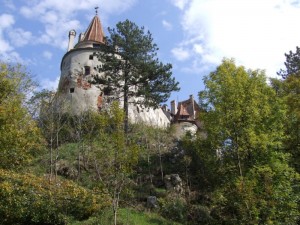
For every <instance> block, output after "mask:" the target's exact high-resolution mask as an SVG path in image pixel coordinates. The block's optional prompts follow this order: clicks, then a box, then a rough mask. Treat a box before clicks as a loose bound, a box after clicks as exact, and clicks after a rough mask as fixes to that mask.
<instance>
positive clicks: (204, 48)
mask: <svg viewBox="0 0 300 225" xmlns="http://www.w3.org/2000/svg"><path fill="white" fill-rule="evenodd" d="M0 2H1V7H0V60H2V61H9V62H13V63H14V62H19V63H21V64H24V65H25V66H26V67H27V68H28V70H29V71H30V73H31V74H32V75H33V76H34V77H35V79H36V80H37V82H38V83H39V85H40V88H47V89H52V90H53V89H54V90H55V89H56V88H57V85H58V81H59V76H60V63H61V59H62V57H63V55H64V54H65V53H66V51H67V43H68V33H69V31H70V30H71V29H75V30H76V32H77V34H79V33H81V32H85V30H86V29H87V27H88V25H89V23H90V21H91V20H92V18H93V17H94V15H95V9H94V8H95V7H96V6H98V7H99V9H98V15H99V17H100V20H101V22H102V25H103V27H104V32H105V34H106V35H107V34H108V32H107V28H108V27H111V28H113V27H115V25H116V24H117V23H118V22H120V21H124V20H126V19H129V20H131V21H132V22H134V23H136V24H137V25H138V26H139V27H142V26H144V27H145V29H146V30H149V31H150V32H151V33H152V36H153V38H154V43H156V44H157V45H158V47H159V50H158V52H157V53H158V58H159V60H160V61H162V62H163V63H171V64H172V65H173V69H172V71H173V76H174V77H175V79H176V80H177V81H178V82H179V83H180V88H181V90H180V91H179V92H174V93H172V94H171V97H170V100H173V99H175V100H177V101H182V100H185V99H188V98H189V95H191V94H193V95H194V97H195V98H196V99H197V98H198V97H197V94H198V92H199V91H201V90H203V89H204V84H203V77H204V76H206V75H208V74H209V73H210V72H212V71H214V70H215V69H216V66H218V65H220V63H221V61H222V59H223V58H234V59H235V62H236V64H237V65H243V66H245V67H246V68H247V69H263V70H265V71H266V75H267V77H278V76H276V72H277V71H279V70H280V69H281V68H284V64H283V63H284V61H285V56H284V53H287V52H289V51H290V50H292V51H293V52H294V51H295V50H296V46H299V45H300V29H298V26H299V22H300V1H298V0H0ZM76 39H77V37H76Z"/></svg>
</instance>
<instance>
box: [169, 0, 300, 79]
mask: <svg viewBox="0 0 300 225" xmlns="http://www.w3.org/2000/svg"><path fill="white" fill-rule="evenodd" d="M173 2H174V4H175V5H176V6H177V7H179V8H181V9H184V10H183V18H182V29H183V31H184V33H185V35H186V39H185V40H182V43H180V44H179V45H178V46H179V48H181V47H182V46H184V48H185V49H190V52H193V53H194V55H193V57H194V58H199V59H201V60H198V61H197V62H198V66H199V67H201V66H203V64H204V63H208V62H210V63H218V62H219V63H220V62H221V59H222V58H223V57H230V58H231V57H233V58H235V59H236V61H237V63H239V64H242V65H244V66H246V67H247V68H252V69H256V68H261V69H266V70H267V74H268V75H270V76H272V75H273V76H274V75H276V71H278V70H279V69H280V68H281V67H282V66H283V61H284V60H285V59H284V53H285V52H288V51H289V50H293V51H294V50H295V47H296V46H297V45H299V44H300V30H299V29H297V27H298V22H299V21H300V7H299V4H295V2H294V1H285V0H264V1H259V0H244V1H240V0H226V1H224V0H203V1H199V0H191V1H190V3H189V4H187V3H182V1H173ZM184 2H185V1H184ZM191 40H193V41H191ZM175 49H176V48H175ZM172 52H173V51H172ZM177 53H178V52H177ZM173 54H174V52H173ZM191 57H192V56H191Z"/></svg>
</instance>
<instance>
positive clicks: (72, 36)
mask: <svg viewBox="0 0 300 225" xmlns="http://www.w3.org/2000/svg"><path fill="white" fill-rule="evenodd" d="M75 36H76V31H75V30H70V32H69V44H68V51H70V50H71V49H73V47H74V39H75Z"/></svg>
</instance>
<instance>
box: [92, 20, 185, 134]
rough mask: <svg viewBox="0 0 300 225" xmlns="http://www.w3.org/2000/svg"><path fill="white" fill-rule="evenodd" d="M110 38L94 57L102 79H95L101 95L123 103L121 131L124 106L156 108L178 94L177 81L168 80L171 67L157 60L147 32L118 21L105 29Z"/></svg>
mask: <svg viewBox="0 0 300 225" xmlns="http://www.w3.org/2000/svg"><path fill="white" fill-rule="evenodd" d="M108 30H109V34H110V36H109V37H107V39H106V45H103V46H102V48H101V51H100V52H98V53H97V54H96V55H97V57H98V59H99V60H100V61H101V62H102V63H103V64H102V66H99V67H98V70H99V72H104V76H97V77H95V82H96V83H100V84H103V85H104V87H105V89H104V93H105V94H111V93H112V94H114V95H117V97H119V98H122V100H123V102H124V106H123V109H124V113H125V118H124V124H125V131H126V132H127V130H128V104H129V103H133V104H138V105H142V106H145V107H154V108H157V107H158V105H159V104H160V103H161V102H165V101H167V100H168V98H169V97H170V93H171V92H172V91H178V90H179V88H178V82H176V81H175V79H174V78H172V72H171V69H172V65H171V64H163V63H162V62H160V61H159V60H158V58H157V51H158V48H157V45H156V44H155V43H153V38H152V35H151V33H150V32H149V31H148V32H145V31H144V27H141V28H139V27H138V26H137V25H136V24H134V23H133V22H131V21H129V20H126V21H124V22H119V23H118V24H117V25H116V29H111V28H109V29H108Z"/></svg>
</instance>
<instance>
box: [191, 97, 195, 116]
mask: <svg viewBox="0 0 300 225" xmlns="http://www.w3.org/2000/svg"><path fill="white" fill-rule="evenodd" d="M190 102H191V105H192V109H193V114H192V115H191V116H192V118H193V119H195V118H196V115H195V114H196V112H195V103H194V96H193V95H190Z"/></svg>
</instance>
